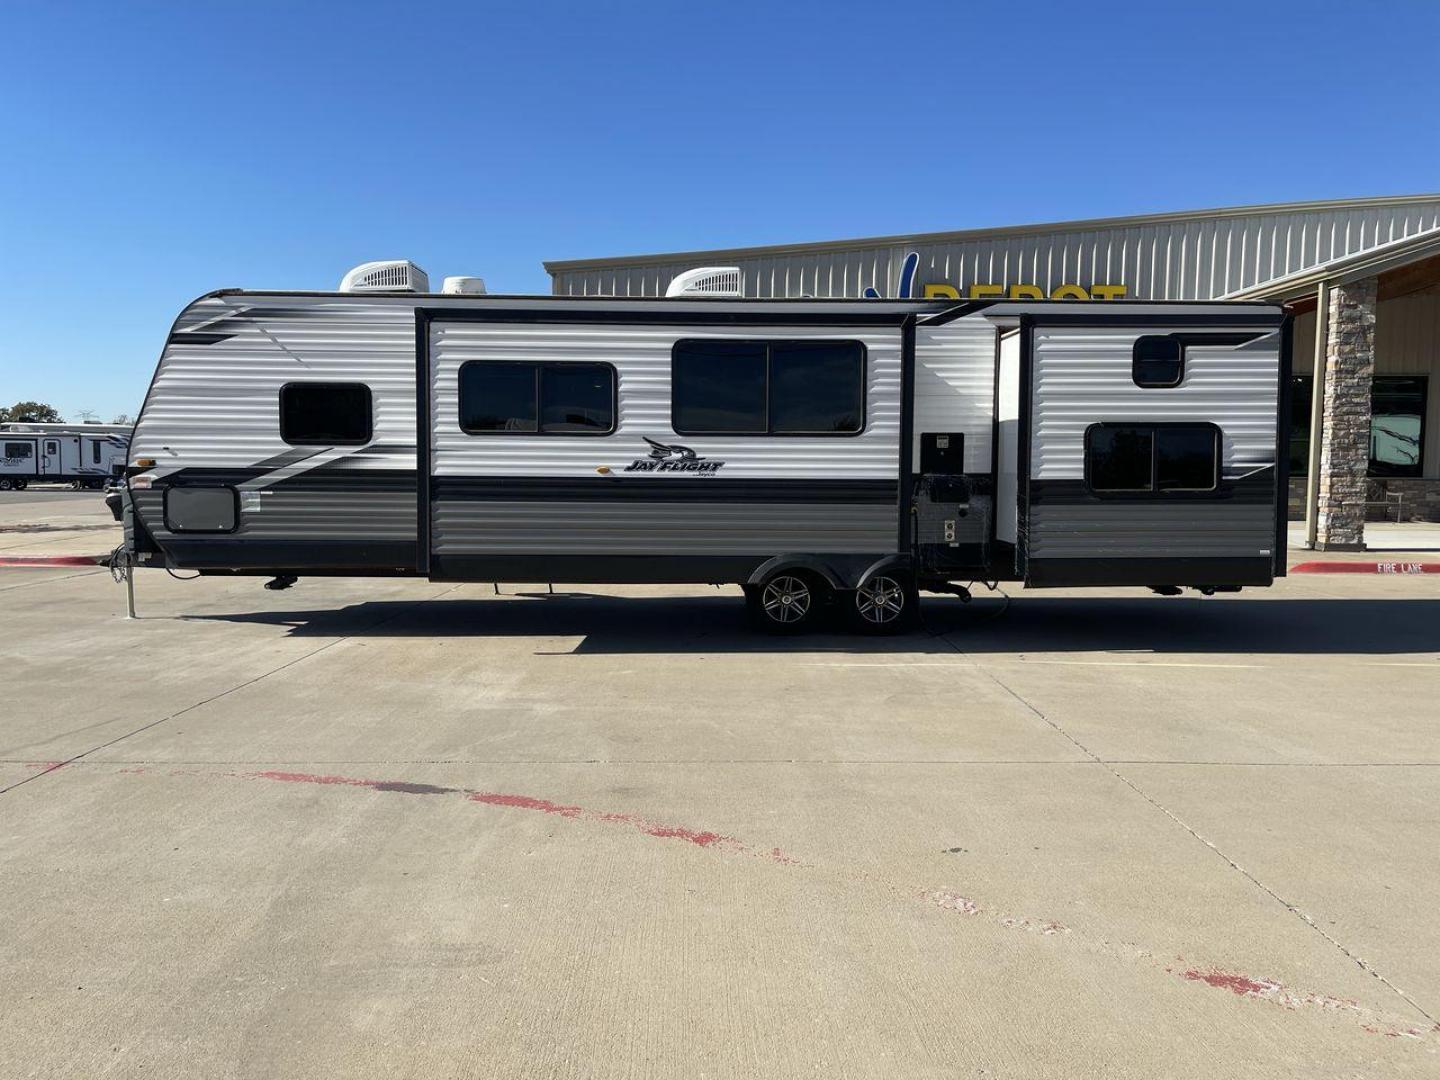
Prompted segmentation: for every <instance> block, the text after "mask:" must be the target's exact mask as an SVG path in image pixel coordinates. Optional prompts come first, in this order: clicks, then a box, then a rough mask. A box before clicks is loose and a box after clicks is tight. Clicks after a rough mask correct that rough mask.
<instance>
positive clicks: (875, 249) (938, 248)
mask: <svg viewBox="0 0 1440 1080" xmlns="http://www.w3.org/2000/svg"><path fill="white" fill-rule="evenodd" d="M1436 227H1440V199H1435V198H1428V199H1427V198H1419V199H1415V200H1413V201H1404V202H1392V201H1386V202H1383V203H1378V204H1366V203H1365V202H1363V201H1361V202H1358V203H1356V204H1354V205H1352V206H1348V207H1347V206H1343V205H1342V206H1333V205H1332V206H1326V207H1322V208H1316V209H1310V210H1306V209H1303V208H1297V209H1283V210H1279V211H1275V212H1265V211H1263V210H1257V211H1256V212H1255V213H1253V214H1245V215H1217V216H1215V217H1209V218H1206V217H1200V218H1189V219H1182V220H1175V221H1159V222H1153V223H1149V224H1144V223H1138V224H1133V225H1124V224H1121V225H1117V226H1115V227H1108V228H1107V227H1105V226H1103V225H1096V226H1092V227H1086V228H1077V229H1071V230H1067V229H1063V228H1062V229H1057V230H1055V231H1049V232H1024V233H1010V234H1005V233H1000V234H998V235H993V236H976V237H970V238H964V239H948V240H947V239H945V238H944V237H943V236H930V237H927V236H924V235H920V236H915V237H913V238H909V239H907V240H902V241H893V240H887V241H885V242H883V243H880V242H877V243H865V242H858V243H856V244H855V245H854V246H853V247H845V248H836V247H833V246H830V245H826V246H824V247H817V248H816V250H814V251H807V250H805V248H804V246H803V245H801V246H797V247H795V248H791V249H787V250H785V251H783V252H756V253H755V254H754V255H747V254H746V253H745V252H744V251H740V252H720V253H715V254H714V257H713V258H711V257H710V256H709V255H708V254H707V253H699V254H698V255H693V254H692V255H688V256H685V257H683V258H681V259H677V260H670V259H664V260H654V259H653V258H645V259H632V260H626V259H616V260H614V262H613V263H607V264H604V265H600V266H587V267H581V268H575V269H560V270H557V271H555V272H554V274H553V275H552V276H553V291H554V292H555V293H558V294H561V295H585V296H594V295H614V296H663V295H664V292H665V287H666V286H667V285H668V284H669V283H670V281H671V279H672V278H674V277H675V276H676V275H677V274H679V273H681V272H682V271H684V270H689V269H692V268H693V267H695V266H698V265H706V264H708V263H715V264H724V265H738V266H739V267H740V268H741V270H742V271H743V272H744V280H745V294H746V295H747V296H786V297H797V296H807V295H808V296H818V297H834V296H859V295H860V294H861V291H862V290H863V289H864V288H865V287H866V286H867V285H874V286H875V287H876V288H878V289H879V290H880V292H881V293H882V294H883V295H887V296H893V295H894V293H895V289H896V284H897V279H898V275H899V271H900V263H901V261H902V260H903V259H904V257H905V253H906V252H908V251H918V252H919V253H920V276H919V281H920V282H921V283H927V282H943V283H947V284H951V285H956V286H959V287H961V289H962V292H963V289H964V287H965V286H968V285H970V284H972V283H976V282H982V283H1001V284H1007V285H1010V284H1019V283H1023V284H1033V285H1038V286H1039V287H1040V288H1042V289H1043V290H1045V292H1046V294H1047V295H1048V294H1049V293H1050V292H1051V291H1052V290H1053V289H1055V288H1056V287H1057V286H1059V285H1063V284H1079V285H1082V286H1085V287H1087V288H1088V287H1089V286H1090V285H1093V284H1097V283H1101V284H1124V285H1127V286H1128V287H1129V290H1130V291H1129V296H1130V297H1131V298H1134V299H1150V300H1204V299H1212V298H1214V297H1217V296H1222V295H1224V294H1225V293H1228V292H1233V291H1234V290H1237V289H1243V288H1248V287H1249V286H1252V285H1256V284H1259V283H1261V282H1265V281H1270V280H1273V279H1275V278H1280V277H1284V276H1286V275H1288V274H1292V273H1295V272H1297V271H1300V270H1304V269H1307V268H1309V267H1313V266H1316V265H1318V264H1320V263H1323V262H1326V261H1328V260H1330V259H1334V258H1338V257H1340V256H1343V255H1349V254H1353V253H1355V252H1358V251H1363V250H1366V249H1369V248H1373V247H1377V246H1379V245H1381V244H1386V243H1389V242H1391V241H1393V240H1400V239H1403V238H1405V237H1408V236H1414V235H1415V234H1416V233H1420V232H1424V231H1425V230H1427V229H1433V228H1436Z"/></svg>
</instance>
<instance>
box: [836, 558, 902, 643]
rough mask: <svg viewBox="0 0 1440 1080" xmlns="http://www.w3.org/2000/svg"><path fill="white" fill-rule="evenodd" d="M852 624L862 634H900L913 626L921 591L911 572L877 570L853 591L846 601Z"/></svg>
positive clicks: (852, 627) (851, 626)
mask: <svg viewBox="0 0 1440 1080" xmlns="http://www.w3.org/2000/svg"><path fill="white" fill-rule="evenodd" d="M846 609H847V612H846V613H847V614H848V615H849V621H850V628H851V629H852V630H854V631H855V632H856V633H860V634H900V633H904V632H905V631H906V630H909V629H911V628H912V627H913V626H914V625H915V622H916V620H917V619H918V617H919V614H920V594H919V592H918V591H917V590H916V588H915V581H914V579H912V578H911V577H910V576H909V575H908V574H902V573H900V572H898V571H893V572H892V571H886V572H885V573H880V574H875V575H874V576H873V577H871V578H869V579H868V580H867V581H866V582H865V584H863V585H861V586H860V587H859V588H858V589H856V590H855V591H854V592H852V593H850V594H849V597H848V603H847V604H846Z"/></svg>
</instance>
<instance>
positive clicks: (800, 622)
mask: <svg viewBox="0 0 1440 1080" xmlns="http://www.w3.org/2000/svg"><path fill="white" fill-rule="evenodd" d="M823 603H824V596H823V594H822V592H821V587H820V583H819V581H818V580H817V579H816V578H815V577H813V576H812V575H810V574H807V573H805V572H804V571H803V570H777V571H776V572H775V573H773V574H771V575H770V576H769V577H767V578H766V579H765V580H764V581H762V582H761V583H760V584H758V585H746V586H745V605H746V607H747V608H748V609H749V611H750V619H751V622H753V623H754V624H755V626H756V627H757V628H759V629H761V630H764V631H766V632H767V633H771V634H799V633H803V632H804V631H806V630H810V629H813V628H814V626H815V624H816V623H817V622H818V621H819V619H820V609H821V607H822V605H823Z"/></svg>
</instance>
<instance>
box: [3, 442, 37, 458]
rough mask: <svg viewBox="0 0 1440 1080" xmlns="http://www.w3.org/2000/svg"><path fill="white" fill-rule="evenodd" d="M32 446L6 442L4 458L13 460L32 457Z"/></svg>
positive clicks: (26, 443) (23, 443)
mask: <svg viewBox="0 0 1440 1080" xmlns="http://www.w3.org/2000/svg"><path fill="white" fill-rule="evenodd" d="M33 450H34V446H33V444H31V443H28V442H7V443H6V444H5V456H6V457H13V458H29V457H34V454H33V452H32V451H33Z"/></svg>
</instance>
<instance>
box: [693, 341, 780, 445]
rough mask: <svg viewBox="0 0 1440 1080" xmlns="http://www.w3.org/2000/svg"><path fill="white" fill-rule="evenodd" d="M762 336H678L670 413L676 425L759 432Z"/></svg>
mask: <svg viewBox="0 0 1440 1080" xmlns="http://www.w3.org/2000/svg"><path fill="white" fill-rule="evenodd" d="M765 371H766V350H765V343H764V342H753V341H681V342H677V343H676V345H675V349H674V351H673V353H672V354H671V365H670V379H671V394H672V401H671V414H670V422H671V424H672V426H673V427H674V428H675V430H676V431H679V432H682V433H685V432H689V433H707V432H722V433H723V432H737V433H741V434H752V435H753V434H763V433H764V432H765V431H766V429H767V427H768V418H767V416H766V410H765V385H766V377H765Z"/></svg>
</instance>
